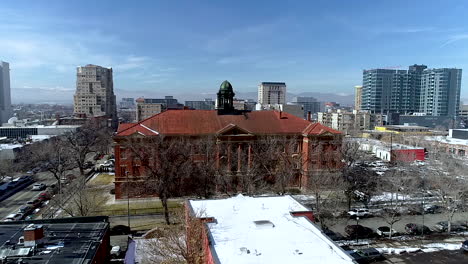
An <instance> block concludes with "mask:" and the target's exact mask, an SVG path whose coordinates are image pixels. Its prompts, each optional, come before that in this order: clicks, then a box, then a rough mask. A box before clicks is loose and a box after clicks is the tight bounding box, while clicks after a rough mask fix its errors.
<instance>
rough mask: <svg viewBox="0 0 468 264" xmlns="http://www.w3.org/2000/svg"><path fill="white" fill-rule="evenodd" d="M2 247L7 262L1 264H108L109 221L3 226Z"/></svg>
mask: <svg viewBox="0 0 468 264" xmlns="http://www.w3.org/2000/svg"><path fill="white" fill-rule="evenodd" d="M0 243H1V244H2V246H1V247H0V259H2V260H4V261H6V262H1V263H24V264H35V263H37V264H39V263H41V264H42V263H49V264H63V263H74V264H82V263H83V264H84V263H86V264H94V263H96V264H97V263H106V262H107V261H108V257H109V248H110V240H109V222H108V217H107V216H100V217H72V218H61V219H44V220H30V221H17V222H2V223H0ZM20 259H21V260H22V262H19V260H20Z"/></svg>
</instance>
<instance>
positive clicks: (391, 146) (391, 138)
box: [390, 132, 393, 162]
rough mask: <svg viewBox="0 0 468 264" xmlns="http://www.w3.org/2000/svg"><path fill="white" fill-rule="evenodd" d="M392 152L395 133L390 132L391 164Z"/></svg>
mask: <svg viewBox="0 0 468 264" xmlns="http://www.w3.org/2000/svg"><path fill="white" fill-rule="evenodd" d="M392 150H393V132H390V162H392V153H393V152H392Z"/></svg>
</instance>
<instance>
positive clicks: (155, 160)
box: [123, 135, 193, 224]
mask: <svg viewBox="0 0 468 264" xmlns="http://www.w3.org/2000/svg"><path fill="white" fill-rule="evenodd" d="M123 146H125V147H126V149H128V151H129V153H128V154H129V157H130V158H131V159H132V160H133V162H134V163H135V164H138V165H141V167H142V168H143V171H142V174H143V179H144V182H145V184H144V185H143V186H141V187H142V188H144V190H142V191H143V192H144V193H153V194H156V195H158V197H159V199H160V201H161V203H162V205H163V208H164V218H165V220H166V223H167V224H170V221H169V208H168V199H169V198H171V197H174V196H177V195H179V194H180V192H181V186H182V185H183V182H184V180H187V179H188V178H189V176H190V172H191V170H192V168H193V167H192V162H193V160H192V155H191V144H190V140H188V139H187V138H185V137H165V136H161V135H158V136H151V137H129V138H127V139H126V141H125V142H123ZM134 172H136V171H134ZM138 173H140V172H138ZM133 174H135V173H133ZM133 176H135V175H133ZM127 184H128V185H130V184H131V183H127ZM128 185H127V186H128Z"/></svg>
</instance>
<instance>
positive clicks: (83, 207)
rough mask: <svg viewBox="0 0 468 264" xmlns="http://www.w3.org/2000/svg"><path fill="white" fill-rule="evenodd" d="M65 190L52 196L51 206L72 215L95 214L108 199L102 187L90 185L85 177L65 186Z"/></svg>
mask: <svg viewBox="0 0 468 264" xmlns="http://www.w3.org/2000/svg"><path fill="white" fill-rule="evenodd" d="M64 190H65V191H64V192H63V193H59V194H57V195H56V196H54V197H53V198H52V200H51V206H52V207H54V208H56V209H60V210H62V211H63V212H65V213H66V214H67V215H69V216H70V217H77V216H91V215H94V214H95V213H96V212H99V211H100V209H101V208H102V205H103V204H104V203H105V202H106V200H107V198H105V197H104V196H102V189H99V188H92V187H90V186H88V185H87V184H86V179H85V178H83V177H80V178H78V179H76V180H75V181H73V182H72V183H70V184H69V185H67V186H65V187H64Z"/></svg>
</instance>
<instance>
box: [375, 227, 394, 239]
mask: <svg viewBox="0 0 468 264" xmlns="http://www.w3.org/2000/svg"><path fill="white" fill-rule="evenodd" d="M390 232H391V233H392V236H394V235H395V234H397V232H396V231H395V229H393V228H392V229H390V227H388V226H380V227H378V228H377V230H376V233H377V235H379V236H381V237H383V236H385V237H388V236H390Z"/></svg>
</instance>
